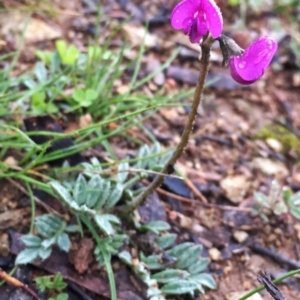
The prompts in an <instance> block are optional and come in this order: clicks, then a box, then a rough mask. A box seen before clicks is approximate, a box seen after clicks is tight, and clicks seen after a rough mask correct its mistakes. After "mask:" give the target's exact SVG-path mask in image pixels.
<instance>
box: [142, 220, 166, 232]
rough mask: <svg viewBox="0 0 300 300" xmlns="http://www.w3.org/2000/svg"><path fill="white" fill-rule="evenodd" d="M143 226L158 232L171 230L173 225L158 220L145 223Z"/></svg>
mask: <svg viewBox="0 0 300 300" xmlns="http://www.w3.org/2000/svg"><path fill="white" fill-rule="evenodd" d="M142 228H143V229H147V230H150V231H152V232H154V233H156V234H158V233H159V232H160V231H166V230H170V229H171V226H170V224H169V223H167V222H165V221H160V220H157V221H151V222H149V223H148V224H146V225H143V226H142Z"/></svg>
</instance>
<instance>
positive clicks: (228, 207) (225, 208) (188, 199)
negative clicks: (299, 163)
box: [157, 188, 251, 213]
mask: <svg viewBox="0 0 300 300" xmlns="http://www.w3.org/2000/svg"><path fill="white" fill-rule="evenodd" d="M157 191H158V193H160V194H163V195H165V196H168V197H172V198H174V199H176V200H178V201H181V202H185V203H190V204H195V205H200V206H204V207H208V208H216V209H220V210H234V211H243V212H247V213H250V212H251V209H250V208H247V207H235V206H228V205H218V204H212V203H205V202H200V201H198V200H195V199H190V198H186V197H182V196H179V195H176V194H173V193H171V192H167V191H165V190H163V189H161V188H157Z"/></svg>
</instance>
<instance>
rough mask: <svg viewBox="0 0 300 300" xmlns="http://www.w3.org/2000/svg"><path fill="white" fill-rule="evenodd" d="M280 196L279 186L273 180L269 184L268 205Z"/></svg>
mask: <svg viewBox="0 0 300 300" xmlns="http://www.w3.org/2000/svg"><path fill="white" fill-rule="evenodd" d="M280 194H281V186H280V185H279V183H278V181H277V180H273V181H272V183H271V189H270V193H269V197H268V198H269V203H270V206H272V205H273V204H274V203H275V202H276V201H277V200H278V197H279V196H280Z"/></svg>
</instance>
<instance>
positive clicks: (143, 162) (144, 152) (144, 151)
mask: <svg viewBox="0 0 300 300" xmlns="http://www.w3.org/2000/svg"><path fill="white" fill-rule="evenodd" d="M149 155H150V148H149V146H148V145H144V146H142V147H141V148H140V150H139V152H138V158H140V159H139V160H138V161H137V163H136V168H137V169H145V168H146V167H147V165H148V160H149V159H144V157H147V156H149Z"/></svg>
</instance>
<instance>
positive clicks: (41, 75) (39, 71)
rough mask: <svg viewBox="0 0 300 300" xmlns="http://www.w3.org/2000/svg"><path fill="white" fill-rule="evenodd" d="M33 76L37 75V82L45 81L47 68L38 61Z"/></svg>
mask: <svg viewBox="0 0 300 300" xmlns="http://www.w3.org/2000/svg"><path fill="white" fill-rule="evenodd" d="M35 76H36V77H37V79H38V81H39V83H42V84H43V83H45V82H46V81H47V69H46V67H45V65H44V64H43V63H42V62H40V61H39V62H37V63H36V64H35Z"/></svg>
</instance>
